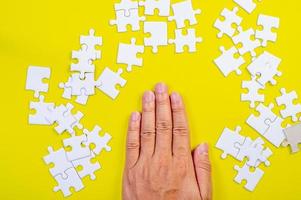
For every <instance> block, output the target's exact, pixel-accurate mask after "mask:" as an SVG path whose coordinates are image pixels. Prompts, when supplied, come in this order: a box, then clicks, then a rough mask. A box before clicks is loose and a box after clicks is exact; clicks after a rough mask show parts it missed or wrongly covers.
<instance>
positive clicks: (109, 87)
mask: <svg viewBox="0 0 301 200" xmlns="http://www.w3.org/2000/svg"><path fill="white" fill-rule="evenodd" d="M121 74H122V69H121V68H120V69H118V71H117V72H114V71H112V70H111V69H109V68H108V67H106V68H105V69H104V70H103V72H102V74H101V75H100V76H99V78H98V81H99V83H100V86H98V87H97V88H98V89H100V90H101V91H102V92H104V93H105V94H106V95H108V96H109V97H111V98H112V99H115V98H116V97H117V96H118V94H119V90H117V89H116V88H115V87H116V85H120V86H121V87H124V86H125V84H126V80H125V79H123V78H122V77H121V76H120V75H121Z"/></svg>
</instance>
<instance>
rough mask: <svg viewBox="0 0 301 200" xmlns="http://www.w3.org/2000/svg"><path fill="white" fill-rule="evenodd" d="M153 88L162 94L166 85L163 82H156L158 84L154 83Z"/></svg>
mask: <svg viewBox="0 0 301 200" xmlns="http://www.w3.org/2000/svg"><path fill="white" fill-rule="evenodd" d="M155 90H156V92H157V93H158V94H163V93H165V92H166V90H167V87H166V85H165V84H164V83H158V84H157V85H156V88H155Z"/></svg>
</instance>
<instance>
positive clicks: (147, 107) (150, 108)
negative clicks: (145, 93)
mask: <svg viewBox="0 0 301 200" xmlns="http://www.w3.org/2000/svg"><path fill="white" fill-rule="evenodd" d="M154 108H155V106H154V103H145V104H143V106H142V109H143V112H145V113H151V114H152V113H154Z"/></svg>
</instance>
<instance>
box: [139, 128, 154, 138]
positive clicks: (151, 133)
mask: <svg viewBox="0 0 301 200" xmlns="http://www.w3.org/2000/svg"><path fill="white" fill-rule="evenodd" d="M155 134H156V131H155V129H144V130H142V131H141V137H144V138H146V139H148V138H153V137H154V136H155Z"/></svg>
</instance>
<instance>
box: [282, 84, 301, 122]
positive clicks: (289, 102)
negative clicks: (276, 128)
mask: <svg viewBox="0 0 301 200" xmlns="http://www.w3.org/2000/svg"><path fill="white" fill-rule="evenodd" d="M281 94H282V96H280V97H277V98H276V102H277V104H278V106H281V105H285V109H283V110H281V111H280V114H281V116H282V117H283V118H287V117H291V118H292V120H293V121H294V122H297V121H298V120H301V118H300V119H298V116H297V115H298V114H300V113H301V104H300V103H298V104H294V101H295V100H296V99H298V94H297V92H296V91H292V92H290V93H288V92H287V91H286V89H285V88H281Z"/></svg>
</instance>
